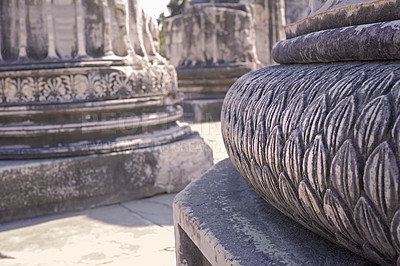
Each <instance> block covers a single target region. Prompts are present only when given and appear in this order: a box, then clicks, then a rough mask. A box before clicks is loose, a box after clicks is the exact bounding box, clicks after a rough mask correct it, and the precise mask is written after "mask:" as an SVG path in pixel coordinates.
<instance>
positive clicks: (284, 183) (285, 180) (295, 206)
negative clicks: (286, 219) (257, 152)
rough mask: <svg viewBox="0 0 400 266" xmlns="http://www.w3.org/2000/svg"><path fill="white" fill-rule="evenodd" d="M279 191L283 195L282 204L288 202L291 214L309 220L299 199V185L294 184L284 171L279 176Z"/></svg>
mask: <svg viewBox="0 0 400 266" xmlns="http://www.w3.org/2000/svg"><path fill="white" fill-rule="evenodd" d="M279 191H280V192H281V195H282V197H283V199H284V200H283V201H282V204H284V203H285V204H286V208H287V211H288V210H292V211H290V215H291V216H297V217H299V218H300V219H301V220H302V221H303V222H306V221H307V215H306V211H305V210H304V209H303V206H302V205H301V203H300V200H299V193H298V190H297V187H296V186H295V185H294V184H293V182H292V181H291V179H290V178H289V177H288V176H287V175H286V173H285V172H282V173H281V174H280V176H279Z"/></svg>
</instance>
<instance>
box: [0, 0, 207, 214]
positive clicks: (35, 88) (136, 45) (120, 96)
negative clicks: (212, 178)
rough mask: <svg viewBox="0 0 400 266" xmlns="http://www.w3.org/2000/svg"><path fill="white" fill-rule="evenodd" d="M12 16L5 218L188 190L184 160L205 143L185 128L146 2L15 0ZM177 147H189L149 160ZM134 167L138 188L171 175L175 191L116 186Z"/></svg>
mask: <svg viewBox="0 0 400 266" xmlns="http://www.w3.org/2000/svg"><path fill="white" fill-rule="evenodd" d="M0 14H1V19H0V29H1V34H0V37H1V38H0V48H1V49H0V50H1V52H0V160H1V161H0V163H1V164H3V166H2V167H1V169H0V171H1V173H2V174H3V175H4V177H2V178H3V181H4V182H5V183H4V185H3V183H1V182H0V184H1V185H0V195H1V196H0V204H1V206H3V207H2V208H3V209H0V212H1V210H7V211H4V219H3V220H10V219H13V217H14V218H19V217H28V216H30V215H37V214H39V213H41V212H40V210H45V211H44V212H48V211H50V210H54V211H57V210H58V209H57V208H60V209H64V210H66V209H72V208H77V207H81V206H90V205H92V204H94V205H96V204H97V205H98V204H101V203H109V202H116V201H117V200H121V199H125V197H127V195H128V198H129V197H131V196H129V195H131V194H130V193H133V194H134V195H136V196H134V197H141V196H149V195H153V194H155V193H157V192H162V191H170V190H177V189H181V188H183V184H187V183H188V182H189V181H190V180H191V179H192V175H191V172H192V171H193V170H194V169H195V167H194V165H193V162H192V161H188V162H183V158H187V159H188V160H190V158H192V157H190V156H189V155H190V154H191V153H190V149H195V147H194V146H192V145H194V144H198V145H200V146H199V148H201V149H203V148H204V144H202V142H201V141H200V140H198V141H192V140H190V136H191V132H190V129H189V128H188V127H183V126H179V124H178V123H177V120H178V119H179V118H180V117H182V115H183V111H182V108H181V107H180V105H179V103H180V102H181V101H182V97H181V95H180V93H178V92H177V90H176V89H177V76H176V71H175V69H174V67H173V66H172V65H170V64H169V63H167V61H166V60H165V59H164V58H162V57H161V56H160V55H159V54H158V47H157V40H158V37H157V36H158V29H157V27H156V25H155V24H154V20H152V19H150V18H149V17H148V16H146V15H145V14H144V13H143V10H142V9H141V7H140V6H139V3H138V1H137V0H128V1H98V0H85V1H73V0H65V1H64V0H53V1H44V0H35V1H11V0H5V1H1V2H0ZM179 143H182V147H181V146H180V145H179ZM162 145H167V146H162ZM168 145H172V146H173V147H181V148H182V151H181V153H182V154H179V151H176V153H174V155H175V156H172V157H168V156H165V155H163V156H161V155H157V154H158V153H157V154H156V153H154V152H149V155H146V156H149V157H146V156H142V155H141V154H142V150H144V149H146V148H147V149H154V150H157V149H156V148H157V147H160V148H161V147H169V146H168ZM185 145H187V147H185ZM185 149H187V150H185ZM204 149H205V148H204ZM121 152H126V154H132V156H131V158H128V157H129V156H128V155H126V154H125V155H126V156H127V157H124V156H122V155H121V157H123V158H122V159H121V161H123V160H126V161H125V162H127V163H128V161H129V159H132V161H131V162H129V163H130V164H131V169H132V173H128V172H127V171H128V170H127V169H124V168H123V167H121V168H118V165H119V166H121V161H119V160H118V159H117V157H118V156H119V155H118V156H117V154H121ZM122 154H124V153H122ZM138 154H139V155H138ZM161 154H163V153H161ZM91 155H92V156H93V157H90V156H91ZM206 155H210V156H211V153H210V152H203V153H201V152H200V157H199V158H200V160H199V158H196V162H197V163H198V164H200V165H202V166H200V167H199V166H197V167H196V169H202V171H205V169H206V168H207V167H208V166H210V162H212V159H211V158H209V159H207V158H206ZM87 156H89V157H87ZM55 158H58V159H57V160H55ZM88 158H91V159H90V160H89V159H88ZM118 158H120V157H118ZM170 158H173V159H175V160H176V162H179V163H178V164H176V163H174V162H172V161H171V162H168V165H170V166H171V167H173V166H175V165H179V167H178V168H177V169H176V172H174V169H172V168H171V169H170V170H166V169H167V167H166V166H165V165H166V164H167V163H165V160H167V159H168V160H172V159H170ZM24 159H27V160H28V159H29V160H33V161H30V162H25V161H21V160H24ZM144 161H146V162H147V161H149V163H145V162H144ZM163 162H164V163H163ZM7 165H13V168H12V170H10V169H9V168H8V167H7ZM26 165H31V166H30V167H31V168H29V169H28V168H26V167H27V166H26ZM123 169H124V170H123ZM168 169H169V168H168ZM64 170H65V171H67V172H63V171H64ZM7 171H8V172H7ZM154 171H156V172H157V175H158V179H157V180H156V181H155V180H154V177H153V175H151V174H150V173H151V172H154ZM158 171H161V172H158ZM6 172H7V173H8V174H6ZM172 173H174V174H172ZM199 173H200V172H199ZM129 174H131V175H132V182H135V183H138V182H139V183H141V182H142V183H143V182H150V183H151V182H153V183H154V182H161V181H162V178H166V180H164V181H165V182H166V183H165V184H164V183H160V184H161V185H164V186H165V187H163V188H159V187H158V186H157V185H155V188H152V187H146V186H141V185H134V186H133V185H132V186H131V185H129V184H128V183H127V184H126V187H124V186H123V185H120V184H119V183H118V186H117V185H116V184H114V183H115V182H117V181H118V180H120V179H121V180H124V179H126V178H128V177H127V176H129ZM171 175H174V178H172V179H170V180H169V179H168V178H170V177H171ZM154 176H156V175H154ZM64 178H67V180H65V179H64ZM25 179H26V180H30V181H29V183H27V184H25V183H24V180H25ZM146 179H148V181H146ZM167 179H168V180H169V181H168V180H167ZM10 180H18V182H13V181H10ZM115 180H116V181H115ZM137 180H139V181H137ZM164 181H162V182H164ZM71 182H72V183H71ZM118 182H119V181H118ZM121 182H122V181H121ZM123 182H125V181H123ZM24 186H25V187H29V188H31V189H32V191H27V190H24ZM169 186H170V187H171V189H170V188H169ZM161 187H162V186H161ZM123 188H126V189H127V190H126V191H125V192H121V193H120V192H119V191H120V190H123ZM25 196H29V198H24V197H25ZM13 197H14V198H13ZM10 199H12V200H10ZM19 199H21V200H20V201H18V200H19ZM22 199H24V200H22ZM80 200H81V201H82V205H80V204H81V203H79V201H80ZM70 202H73V203H70ZM14 203H15V204H17V205H13V204H14ZM18 204H19V205H18ZM21 204H22V205H21ZM63 204H64V205H63ZM37 206H38V207H37ZM58 206H66V207H58ZM36 208H37V209H38V210H39V211H38V212H36ZM14 214H15V215H14ZM1 217H3V216H1ZM0 220H1V219H0Z"/></svg>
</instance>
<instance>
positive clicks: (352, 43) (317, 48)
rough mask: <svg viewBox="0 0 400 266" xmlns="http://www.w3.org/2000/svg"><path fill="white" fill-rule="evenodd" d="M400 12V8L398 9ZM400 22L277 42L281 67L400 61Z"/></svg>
mask: <svg viewBox="0 0 400 266" xmlns="http://www.w3.org/2000/svg"><path fill="white" fill-rule="evenodd" d="M399 9H400V7H399ZM399 43H400V20H394V21H389V22H380V23H373V24H363V25H358V26H349V27H343V28H336V29H329V30H322V31H318V32H313V33H309V34H305V35H301V36H298V37H294V38H292V39H288V40H285V41H280V42H278V43H277V44H276V45H275V47H274V49H273V50H272V56H273V58H274V60H275V61H276V62H278V63H281V64H293V63H300V64H302V63H323V62H340V61H341V62H343V61H367V60H400V45H399Z"/></svg>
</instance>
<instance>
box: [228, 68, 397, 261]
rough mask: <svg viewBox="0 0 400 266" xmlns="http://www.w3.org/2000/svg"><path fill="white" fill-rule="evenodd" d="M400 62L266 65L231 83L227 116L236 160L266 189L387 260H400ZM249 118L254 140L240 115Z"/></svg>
mask: <svg viewBox="0 0 400 266" xmlns="http://www.w3.org/2000/svg"><path fill="white" fill-rule="evenodd" d="M393 69H395V70H393ZM399 70H400V65H399V64H397V63H396V64H395V63H391V64H379V63H377V64H358V63H354V64H330V65H318V66H316V65H307V66H288V65H286V66H274V67H270V68H264V69H262V70H259V71H256V72H252V73H249V74H247V77H246V78H244V79H242V80H241V81H240V83H239V84H238V83H237V84H236V85H234V86H233V87H232V88H231V90H230V91H229V92H228V96H227V99H226V100H225V103H224V107H223V109H225V111H223V113H225V116H223V117H222V120H221V122H222V127H223V128H229V130H224V129H223V134H224V136H223V137H224V140H225V142H226V143H228V144H227V147H228V148H227V150H228V153H229V154H230V156H231V158H232V161H234V162H235V165H239V168H241V169H243V170H240V169H239V171H240V172H241V173H242V174H244V177H245V179H248V181H249V184H251V186H259V188H260V189H258V191H259V193H260V195H262V196H263V197H264V198H265V199H266V200H268V201H270V202H271V203H272V204H273V205H274V206H276V207H277V208H278V209H280V210H281V211H282V212H284V213H286V214H287V215H289V216H291V217H292V218H293V219H295V220H297V221H300V222H301V223H302V224H303V225H305V226H306V227H308V228H310V229H312V230H314V231H315V232H317V233H320V234H321V235H324V236H327V237H328V238H330V239H334V240H335V241H336V242H338V243H340V244H342V245H345V246H347V247H348V248H350V249H351V250H353V251H354V250H355V251H357V252H359V253H361V254H362V255H363V256H366V257H368V258H370V259H372V260H374V261H375V262H378V263H381V264H385V263H386V264H388V263H392V264H394V263H396V261H397V260H398V258H399V252H400V195H399V193H400V192H399V185H400V184H399V183H400V173H399V169H398V166H399V163H400V100H399V95H400V76H399V73H400V72H399ZM246 79H247V80H251V84H250V83H249V81H246ZM257 84H258V85H257ZM260 84H262V85H260ZM249 90H254V91H253V92H249ZM393 102H396V104H393ZM226 103H229V104H228V105H226ZM248 105H251V106H248ZM238 106H239V107H238ZM228 109H229V112H227V111H226V110H228ZM228 114H229V115H228ZM300 114H301V115H300ZM228 116H229V119H227V117H228ZM243 119H244V120H243ZM251 120H252V121H253V122H252V123H253V124H252V125H251V126H250V125H249V126H250V127H249V128H252V130H253V131H251V134H249V131H247V133H246V134H248V135H254V136H252V141H249V140H250V139H249V138H248V137H245V138H243V137H244V136H243V132H244V131H243V130H244V126H243V125H244V123H243V121H251ZM226 121H229V122H226ZM225 123H226V124H225ZM244 142H246V143H247V144H244ZM246 145H251V146H252V147H251V149H249V148H248V147H246ZM237 162H239V163H237ZM260 169H262V171H261V174H260V173H259V172H260ZM260 175H261V176H260ZM257 180H258V181H257ZM260 180H261V181H260ZM296 201H297V202H300V204H297V205H296ZM398 261H400V260H398Z"/></svg>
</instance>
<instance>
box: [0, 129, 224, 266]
mask: <svg viewBox="0 0 400 266" xmlns="http://www.w3.org/2000/svg"><path fill="white" fill-rule="evenodd" d="M191 127H192V129H193V130H194V131H199V133H200V135H201V136H202V137H203V138H204V139H205V141H206V143H207V144H208V145H210V146H211V148H212V149H213V151H214V162H218V161H220V160H222V159H224V158H226V157H227V155H226V152H225V148H224V146H223V143H222V137H221V134H220V123H219V122H214V123H203V124H192V125H191ZM174 196H175V194H169V195H166V194H164V195H159V196H155V197H152V198H146V199H141V200H135V201H129V202H123V203H120V204H115V205H110V206H104V207H98V208H94V209H89V210H83V211H78V212H70V213H65V214H58V215H51V216H44V217H38V218H33V219H29V220H24V221H19V222H13V223H8V224H3V225H0V265H5V266H30V265H32V266H38V265H41V266H69V265H118V266H120V265H121V266H124V265H139V266H141V265H145V266H147V265H151V266H152V265H157V266H158V265H161V266H162V265H175V244H174V233H173V220H172V201H173V198H174Z"/></svg>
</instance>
